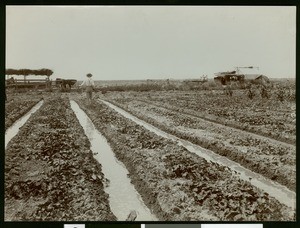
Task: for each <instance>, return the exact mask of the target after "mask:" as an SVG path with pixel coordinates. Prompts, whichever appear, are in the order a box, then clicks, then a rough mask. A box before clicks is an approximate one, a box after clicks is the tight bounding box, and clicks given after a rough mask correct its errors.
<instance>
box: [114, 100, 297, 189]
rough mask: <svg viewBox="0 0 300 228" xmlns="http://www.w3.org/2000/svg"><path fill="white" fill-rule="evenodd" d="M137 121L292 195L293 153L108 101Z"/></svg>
mask: <svg viewBox="0 0 300 228" xmlns="http://www.w3.org/2000/svg"><path fill="white" fill-rule="evenodd" d="M109 101H110V102H112V103H113V104H115V105H117V106H118V107H121V108H123V109H125V110H126V111H128V112H130V113H132V114H133V115H135V116H137V117H138V118H140V119H143V120H145V121H146V122H148V123H150V124H152V125H154V126H156V127H157V128H159V129H161V130H163V131H166V132H168V133H170V134H172V135H176V136H177V137H179V138H181V139H184V140H188V141H190V142H192V143H194V144H197V145H199V146H201V147H203V148H206V149H209V150H212V151H214V152H215V153H217V154H219V155H221V156H224V157H227V158H229V159H231V160H233V161H235V162H238V163H240V164H241V165H243V166H244V167H245V168H247V169H250V170H252V171H253V172H256V173H259V174H261V175H263V176H265V177H266V178H268V179H272V180H274V181H276V182H278V183H280V184H282V185H284V186H287V187H288V188H289V189H291V190H292V191H295V188H296V177H295V175H296V172H295V165H296V164H295V161H296V160H295V156H296V149H295V148H294V147H292V146H290V145H288V146H284V145H282V144H274V143H272V142H271V141H269V140H264V139H262V138H259V137H252V136H251V135H249V134H248V133H247V132H239V131H236V130H235V129H227V128H224V127H222V126H218V125H216V124H214V123H210V122H207V121H202V120H201V119H199V118H195V117H190V116H188V115H186V114H182V113H180V112H175V111H170V110H166V109H163V108H158V107H155V106H151V105H149V104H145V103H143V102H139V101H137V102H129V100H126V99H120V100H118V99H117V101H115V100H111V99H110V100H109Z"/></svg>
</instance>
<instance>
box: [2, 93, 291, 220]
mask: <svg viewBox="0 0 300 228" xmlns="http://www.w3.org/2000/svg"><path fill="white" fill-rule="evenodd" d="M14 96H15V98H14V99H10V100H9V102H8V103H7V104H6V105H7V106H6V107H7V108H6V113H7V116H9V115H10V114H11V113H13V114H14V113H19V114H18V116H22V115H24V114H25V113H26V112H27V111H28V108H27V106H24V107H23V106H21V107H20V108H19V109H18V110H17V108H16V107H17V106H18V105H17V103H14V102H19V100H22V101H24V102H23V103H24V104H27V103H30V102H33V103H32V104H35V103H37V102H39V101H40V100H41V102H43V104H42V105H41V107H40V108H39V109H38V110H37V111H36V112H35V113H33V114H32V115H31V117H30V118H29V120H28V121H27V122H26V123H25V124H24V125H23V126H22V127H21V128H20V129H17V131H18V132H17V134H16V136H15V137H13V138H12V139H11V140H10V142H9V143H8V145H7V147H6V150H5V208H4V209H5V221H115V220H124V219H120V218H118V216H117V215H116V214H118V213H115V211H114V209H113V208H114V205H113V203H112V202H111V200H110V199H111V196H110V195H109V194H110V193H107V191H106V190H107V188H109V187H110V183H112V182H113V180H109V179H107V178H106V173H105V172H106V171H105V170H104V168H103V167H104V166H103V165H104V164H103V163H102V164H101V162H99V161H98V160H97V159H96V157H97V155H96V153H95V152H94V151H93V147H92V146H91V142H90V141H89V139H90V134H92V133H91V132H88V133H87V132H86V131H84V129H86V128H89V127H87V126H85V125H82V124H81V123H80V121H79V120H78V119H77V118H76V115H77V114H76V110H75V109H74V108H73V107H72V105H71V104H70V100H72V102H76V103H77V104H78V105H79V107H80V108H81V109H82V110H83V111H84V113H85V114H86V115H87V117H88V118H89V119H90V120H91V122H92V124H93V125H94V126H95V129H96V130H97V131H98V132H99V133H100V134H101V135H102V136H103V137H105V139H106V141H107V143H108V145H109V147H110V148H111V151H112V153H113V155H114V157H115V159H116V160H118V162H121V163H122V164H123V165H124V167H125V168H126V169H127V170H128V174H127V176H128V177H129V178H130V181H131V184H132V185H133V186H134V188H135V189H136V192H137V194H139V195H140V197H139V198H140V200H141V201H143V203H144V204H145V206H146V207H147V208H148V209H149V211H150V213H151V214H153V215H154V217H155V218H156V219H157V220H160V221H294V220H295V204H296V203H295V198H296V196H295V195H296V194H295V188H296V146H295V139H296V125H295V101H292V100H284V101H279V100H277V99H249V98H247V96H246V95H245V93H244V91H241V90H236V91H234V93H233V95H232V96H228V95H226V94H225V93H224V92H223V91H220V90H211V91H172V90H171V91H148V92H133V91H131V92H130V91H128V92H106V93H104V94H102V93H101V92H98V93H95V94H94V98H93V102H92V104H88V102H87V100H86V97H85V94H84V93H77V92H72V93H60V92H56V93H50V92H47V93H46V92H45V93H41V94H39V96H34V99H33V98H32V97H33V96H32V94H28V95H27V96H18V95H17V94H15V95H14ZM15 110H16V111H15ZM75 114H76V115H75ZM14 115H15V114H14ZM6 122H12V123H13V122H15V120H14V119H13V118H6ZM16 122H18V121H16ZM7 126H8V127H7V128H9V127H13V125H12V124H9V125H7ZM88 130H90V129H88ZM96 147H97V146H96ZM98 147H99V148H100V149H99V150H100V152H99V153H100V155H101V153H102V152H101V148H102V146H101V144H100V142H99V146H98ZM103 148H104V147H103ZM103 150H104V149H103ZM111 186H113V185H112V184H111ZM114 191H124V189H122V183H121V182H120V185H119V186H118V187H117V189H114ZM123 200H124V199H123ZM120 201H121V200H120ZM125 205H126V202H125ZM129 205H130V202H128V207H130V206H129ZM125 207H126V206H125ZM129 209H130V210H136V212H137V220H138V219H139V215H140V213H139V209H138V208H129ZM124 211H126V210H124ZM126 213H127V212H126ZM124 216H125V217H123V218H126V216H127V214H125V215H124Z"/></svg>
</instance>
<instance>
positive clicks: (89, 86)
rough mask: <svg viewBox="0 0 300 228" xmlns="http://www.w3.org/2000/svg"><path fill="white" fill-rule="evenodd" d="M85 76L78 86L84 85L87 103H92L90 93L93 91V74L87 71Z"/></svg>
mask: <svg viewBox="0 0 300 228" xmlns="http://www.w3.org/2000/svg"><path fill="white" fill-rule="evenodd" d="M86 76H87V79H86V80H84V81H83V82H82V83H81V85H80V87H81V86H83V85H84V86H85V91H86V96H87V99H88V101H89V104H92V93H93V90H94V87H95V84H94V81H93V80H92V76H93V75H92V74H91V73H88V74H87V75H86Z"/></svg>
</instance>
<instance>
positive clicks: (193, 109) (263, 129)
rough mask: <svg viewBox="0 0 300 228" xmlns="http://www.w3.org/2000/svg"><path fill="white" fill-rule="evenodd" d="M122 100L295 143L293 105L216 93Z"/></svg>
mask: <svg viewBox="0 0 300 228" xmlns="http://www.w3.org/2000/svg"><path fill="white" fill-rule="evenodd" d="M113 96H114V94H113ZM119 96H120V95H119ZM123 96H124V98H128V99H135V100H136V99H139V100H142V101H145V102H150V103H152V104H156V105H159V106H162V107H167V108H169V109H172V110H175V111H179V112H182V113H188V114H193V115H196V116H199V117H202V118H206V119H208V120H211V121H215V122H219V123H223V124H226V125H229V126H231V127H235V128H238V129H243V130H247V131H250V132H253V133H257V134H261V135H264V136H267V137H271V138H274V139H277V140H281V141H283V142H288V143H293V144H295V142H296V124H295V121H296V118H295V104H294V103H293V102H279V101H275V100H263V101H253V100H251V99H248V98H245V97H244V96H243V95H242V94H240V93H237V94H236V95H235V96H233V97H228V96H226V95H224V94H220V93H219V92H216V93H214V92H181V93H180V92H178V91H176V92H165V93H164V92H149V93H139V94H137V93H126V94H125V95H124V93H123Z"/></svg>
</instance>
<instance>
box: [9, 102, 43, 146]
mask: <svg viewBox="0 0 300 228" xmlns="http://www.w3.org/2000/svg"><path fill="white" fill-rule="evenodd" d="M43 103H44V101H43V100H41V101H39V102H38V103H37V104H36V105H34V106H33V107H32V108H31V109H30V110H29V111H28V112H27V113H26V114H25V115H24V116H22V117H21V118H20V119H18V120H17V121H16V122H14V123H13V125H11V126H10V127H9V128H8V129H7V130H6V131H5V149H6V146H7V144H8V143H9V142H10V140H11V139H12V138H13V137H15V136H16V134H17V133H18V132H19V128H20V127H22V126H23V125H24V124H25V123H26V122H27V120H28V119H29V118H30V116H31V115H32V114H33V113H35V112H36V111H37V110H38V109H39V108H40V107H41V106H42V104H43Z"/></svg>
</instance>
